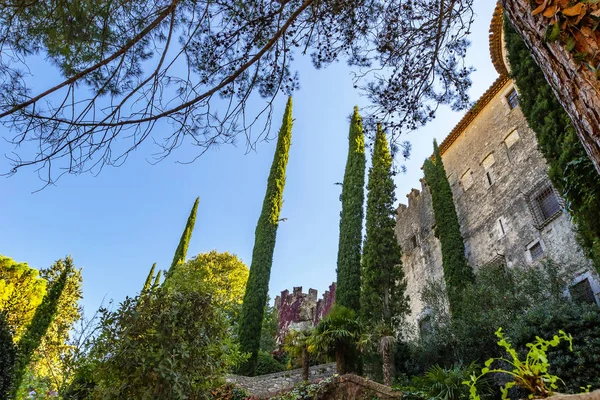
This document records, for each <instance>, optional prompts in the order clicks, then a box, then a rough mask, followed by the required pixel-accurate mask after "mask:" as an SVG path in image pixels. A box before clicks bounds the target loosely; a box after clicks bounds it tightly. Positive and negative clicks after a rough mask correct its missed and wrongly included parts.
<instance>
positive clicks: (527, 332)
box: [507, 303, 600, 393]
mask: <svg viewBox="0 0 600 400" xmlns="http://www.w3.org/2000/svg"><path fill="white" fill-rule="evenodd" d="M558 329H562V330H564V331H565V332H568V333H569V334H570V335H572V336H573V351H569V346H568V345H567V344H561V345H559V346H558V347H556V348H555V349H553V351H552V353H550V354H549V355H548V362H549V363H550V366H551V367H550V371H551V372H552V373H553V374H555V375H557V376H559V377H560V378H561V379H562V380H563V381H564V383H565V387H559V391H560V392H564V393H579V392H581V389H580V388H581V387H587V386H588V385H591V389H592V390H594V389H600V308H598V307H597V306H595V305H587V304H579V305H578V304H573V303H559V304H555V305H554V306H552V307H547V306H546V305H540V306H537V307H535V308H533V309H531V310H529V311H528V312H527V313H526V314H525V315H524V316H522V317H521V318H519V319H518V320H517V321H516V323H515V324H514V325H513V326H512V327H511V329H510V330H508V329H507V334H508V335H509V337H510V338H511V341H512V342H513V343H514V344H515V347H517V348H524V346H525V345H526V343H530V342H532V341H533V340H535V337H536V336H541V337H549V336H550V335H552V334H554V333H555V332H556V331H557V330H558Z"/></svg>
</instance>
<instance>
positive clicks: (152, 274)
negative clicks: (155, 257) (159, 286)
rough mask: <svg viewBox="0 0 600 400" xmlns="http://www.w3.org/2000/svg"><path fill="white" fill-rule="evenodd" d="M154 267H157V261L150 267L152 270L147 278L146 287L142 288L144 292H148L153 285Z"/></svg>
mask: <svg viewBox="0 0 600 400" xmlns="http://www.w3.org/2000/svg"><path fill="white" fill-rule="evenodd" d="M154 268H156V263H154V264H152V268H150V272H149V273H148V277H147V278H146V282H144V287H143V288H142V293H145V292H147V291H148V290H150V288H151V287H152V281H153V280H154Z"/></svg>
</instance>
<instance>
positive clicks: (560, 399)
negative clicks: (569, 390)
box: [549, 390, 600, 400]
mask: <svg viewBox="0 0 600 400" xmlns="http://www.w3.org/2000/svg"><path fill="white" fill-rule="evenodd" d="M549 399H552V400H600V390H596V391H594V392H589V393H579V394H555V395H554V396H551V397H549Z"/></svg>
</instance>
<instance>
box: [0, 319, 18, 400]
mask: <svg viewBox="0 0 600 400" xmlns="http://www.w3.org/2000/svg"><path fill="white" fill-rule="evenodd" d="M16 352H17V349H16V347H15V345H14V343H13V337H12V332H11V329H10V327H9V326H8V323H7V322H6V318H5V316H4V312H2V313H0V398H3V399H4V398H6V397H7V396H8V392H9V390H10V388H11V383H12V377H13V367H14V364H15V355H16Z"/></svg>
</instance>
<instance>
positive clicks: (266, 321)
mask: <svg viewBox="0 0 600 400" xmlns="http://www.w3.org/2000/svg"><path fill="white" fill-rule="evenodd" d="M269 303H270V301H269V299H267V303H266V304H265V313H264V317H263V322H262V328H261V330H260V350H262V351H266V352H267V353H272V352H274V351H275V350H277V348H278V347H279V346H278V345H277V340H276V336H277V332H278V331H279V316H278V314H277V309H276V308H275V307H273V306H271V305H270V304H269Z"/></svg>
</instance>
